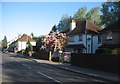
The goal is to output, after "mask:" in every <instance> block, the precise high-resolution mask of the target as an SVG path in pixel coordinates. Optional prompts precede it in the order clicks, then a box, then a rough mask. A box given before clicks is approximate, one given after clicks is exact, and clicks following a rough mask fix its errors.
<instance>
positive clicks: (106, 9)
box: [101, 0, 120, 27]
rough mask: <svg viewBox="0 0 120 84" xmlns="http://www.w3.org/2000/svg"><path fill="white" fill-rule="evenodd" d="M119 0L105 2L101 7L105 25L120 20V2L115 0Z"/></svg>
mask: <svg viewBox="0 0 120 84" xmlns="http://www.w3.org/2000/svg"><path fill="white" fill-rule="evenodd" d="M115 1H117V0H111V2H104V3H103V4H102V8H101V12H102V15H101V19H102V22H101V24H102V25H104V26H105V27H106V26H108V25H109V24H112V23H114V22H115V21H117V20H120V2H115Z"/></svg>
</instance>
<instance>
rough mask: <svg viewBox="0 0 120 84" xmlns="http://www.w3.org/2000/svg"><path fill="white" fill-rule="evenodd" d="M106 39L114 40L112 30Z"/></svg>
mask: <svg viewBox="0 0 120 84" xmlns="http://www.w3.org/2000/svg"><path fill="white" fill-rule="evenodd" d="M106 40H112V32H109V33H108V35H107V38H106Z"/></svg>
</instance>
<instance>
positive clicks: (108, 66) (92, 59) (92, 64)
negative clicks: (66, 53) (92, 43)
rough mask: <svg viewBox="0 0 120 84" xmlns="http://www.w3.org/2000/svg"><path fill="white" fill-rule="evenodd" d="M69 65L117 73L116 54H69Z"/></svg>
mask: <svg viewBox="0 0 120 84" xmlns="http://www.w3.org/2000/svg"><path fill="white" fill-rule="evenodd" d="M71 65H74V66H80V67H85V68H91V69H96V70H102V71H108V72H114V73H118V67H119V62H118V55H113V54H81V53H72V54H71Z"/></svg>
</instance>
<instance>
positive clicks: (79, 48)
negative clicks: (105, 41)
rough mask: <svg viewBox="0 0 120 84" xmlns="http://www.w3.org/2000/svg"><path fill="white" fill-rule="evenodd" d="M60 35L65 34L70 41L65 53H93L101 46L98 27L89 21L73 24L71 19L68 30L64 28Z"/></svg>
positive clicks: (73, 21)
mask: <svg viewBox="0 0 120 84" xmlns="http://www.w3.org/2000/svg"><path fill="white" fill-rule="evenodd" d="M61 33H66V34H67V36H68V38H69V39H70V41H69V42H68V46H67V47H66V49H65V51H70V52H74V53H78V52H79V53H95V51H96V49H97V48H98V47H99V46H100V45H101V38H100V36H99V27H97V26H96V25H95V24H93V23H91V22H90V21H88V20H86V21H83V22H75V20H74V19H72V21H71V24H70V28H66V29H64V30H63V31H61Z"/></svg>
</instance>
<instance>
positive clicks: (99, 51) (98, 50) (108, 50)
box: [95, 48, 112, 53]
mask: <svg viewBox="0 0 120 84" xmlns="http://www.w3.org/2000/svg"><path fill="white" fill-rule="evenodd" d="M95 53H112V49H109V48H98V49H97V50H96V52H95Z"/></svg>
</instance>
